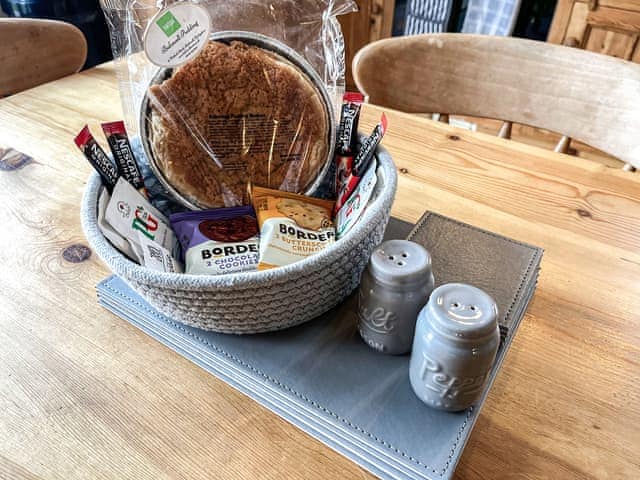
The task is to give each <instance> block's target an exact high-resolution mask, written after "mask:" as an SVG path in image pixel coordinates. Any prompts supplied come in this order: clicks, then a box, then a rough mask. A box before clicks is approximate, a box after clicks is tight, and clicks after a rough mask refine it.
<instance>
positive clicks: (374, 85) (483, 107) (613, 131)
mask: <svg viewBox="0 0 640 480" xmlns="http://www.w3.org/2000/svg"><path fill="white" fill-rule="evenodd" d="M353 75H354V79H355V82H356V85H357V86H358V88H359V89H360V90H361V91H362V92H363V93H364V94H365V95H368V96H369V101H370V102H371V103H375V104H378V105H382V106H386V107H389V108H393V109H397V110H401V111H405V112H409V113H447V114H458V115H469V116H474V117H485V118H495V119H500V120H506V121H511V122H516V123H521V124H525V125H531V126H534V127H539V128H543V129H546V130H551V131H554V132H557V133H562V134H564V135H568V136H570V137H572V138H575V139H577V140H580V141H582V142H584V143H586V144H588V145H591V146H593V147H596V148H598V149H600V150H602V151H604V152H605V153H608V154H609V155H613V156H614V157H617V158H619V159H621V160H623V161H625V162H628V163H630V164H632V165H634V166H636V167H640V135H639V134H638V129H639V125H640V65H637V64H634V63H631V62H626V61H624V60H620V59H617V58H613V57H609V56H606V55H600V54H596V53H592V52H586V51H583V50H578V49H573V48H569V47H562V46H559V45H552V44H548V43H544V42H536V41H531V40H522V39H516V38H508V37H493V36H484V35H465V34H446V33H445V34H427V35H416V36H409V37H398V38H391V39H386V40H380V41H378V42H374V43H372V44H370V45H367V46H366V47H364V48H363V49H362V50H360V51H359V52H358V53H357V55H356V57H355V58H354V61H353Z"/></svg>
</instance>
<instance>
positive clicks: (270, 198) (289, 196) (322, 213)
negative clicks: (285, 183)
mask: <svg viewBox="0 0 640 480" xmlns="http://www.w3.org/2000/svg"><path fill="white" fill-rule="evenodd" d="M252 198H253V205H254V207H255V210H256V214H257V215H258V223H259V225H260V239H261V240H260V262H259V263H258V270H268V269H270V268H276V267H281V266H283V265H289V264H291V263H294V262H297V261H300V260H303V259H305V258H307V257H308V256H310V255H313V254H315V253H318V252H320V251H322V250H324V249H325V248H327V247H328V246H329V245H331V244H333V243H335V241H336V229H335V226H334V224H333V221H332V220H331V214H332V212H333V207H334V203H335V202H332V201H330V200H320V199H318V198H312V197H305V196H304V195H298V194H295V193H289V192H282V191H280V190H271V189H268V188H262V187H253V194H252Z"/></svg>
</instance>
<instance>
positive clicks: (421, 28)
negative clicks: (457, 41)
mask: <svg viewBox="0 0 640 480" xmlns="http://www.w3.org/2000/svg"><path fill="white" fill-rule="evenodd" d="M451 5H452V0H409V2H408V5H407V18H406V23H405V27H404V34H405V35H416V34H420V33H441V32H445V31H446V30H447V23H449V17H450V15H451Z"/></svg>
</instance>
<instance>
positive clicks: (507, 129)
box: [498, 122, 513, 140]
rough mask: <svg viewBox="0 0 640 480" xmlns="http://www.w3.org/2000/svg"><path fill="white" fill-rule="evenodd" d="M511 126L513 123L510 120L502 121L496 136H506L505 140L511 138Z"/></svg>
mask: <svg viewBox="0 0 640 480" xmlns="http://www.w3.org/2000/svg"><path fill="white" fill-rule="evenodd" d="M512 127H513V123H511V122H502V126H501V127H500V131H499V132H498V137H500V138H506V139H507V140H511V128H512Z"/></svg>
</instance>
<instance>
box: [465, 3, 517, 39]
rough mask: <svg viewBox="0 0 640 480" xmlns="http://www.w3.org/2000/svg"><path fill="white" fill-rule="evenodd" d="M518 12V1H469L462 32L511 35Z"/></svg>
mask: <svg viewBox="0 0 640 480" xmlns="http://www.w3.org/2000/svg"><path fill="white" fill-rule="evenodd" d="M519 11H520V0H469V4H468V6H467V13H466V15H465V17H464V24H463V25H462V31H463V32H464V33H482V34H484V35H502V36H508V35H511V34H512V33H513V28H514V27H515V24H516V20H517V18H518V12H519Z"/></svg>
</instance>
